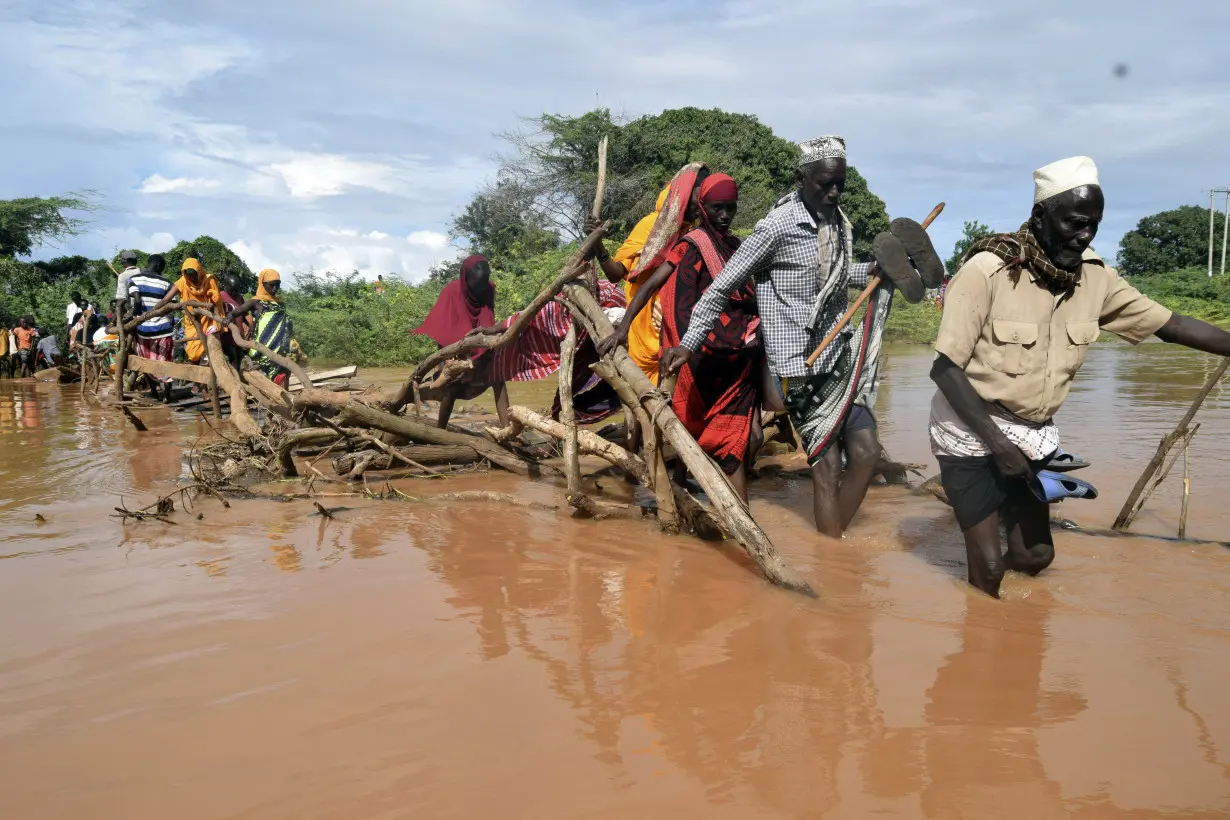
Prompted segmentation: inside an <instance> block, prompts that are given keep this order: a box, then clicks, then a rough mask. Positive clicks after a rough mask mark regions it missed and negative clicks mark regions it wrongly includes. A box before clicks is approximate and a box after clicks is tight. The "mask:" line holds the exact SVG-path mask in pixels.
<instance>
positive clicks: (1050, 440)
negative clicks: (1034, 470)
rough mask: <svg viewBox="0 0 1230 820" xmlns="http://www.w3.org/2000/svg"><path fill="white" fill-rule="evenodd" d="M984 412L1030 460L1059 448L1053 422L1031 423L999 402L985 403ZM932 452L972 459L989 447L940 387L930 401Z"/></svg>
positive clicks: (1039, 459)
mask: <svg viewBox="0 0 1230 820" xmlns="http://www.w3.org/2000/svg"><path fill="white" fill-rule="evenodd" d="M985 406H986V410H987V413H988V414H990V416H991V420H992V421H994V422H995V425H996V426H997V427H999V429H1000V430H1001V431H1003V434H1004V435H1005V436H1007V437H1008V440H1009V441H1011V442H1012V443H1013V444H1015V445H1016V446H1017V447H1019V448H1020V449H1021V452H1022V453H1024V454H1025V458H1027V459H1029V460H1030V461H1041V460H1042V459H1044V458H1047V457H1049V456H1050V455H1051V454H1052V453H1054V452H1055V451H1056V450H1058V449H1059V428H1058V427H1056V426H1055V422H1054V421H1047V422H1045V423H1044V424H1032V423H1029V422H1025V421H1022V420H1021V419H1019V418H1017V417H1016V416H1014V415H1012V414H1011V413H1009V412H1008V411H1007V410H1004V409H1003V408H1002V407H1000V406H999V405H996V404H993V403H991V402H987V403H986V405H985ZM929 427H930V433H931V453H932V454H933V455H937V456H955V457H957V458H973V457H977V456H988V455H990V454H991V451H990V449H989V448H988V447H987V445H986V444H984V443H983V441H982V439H980V438H978V436H977V435H975V434H974V432H973V431H972V430H970V429H969V427H968V426H967V425H966V423H965V422H964V421H962V420H961V417H960V416H958V415H957V411H956V410H953V409H952V405H951V404H949V403H948V399H946V398H945V397H944V394H943V393H942V392H940V391H939V390H937V391H935V398H933V399H932V400H931V424H930V426H929Z"/></svg>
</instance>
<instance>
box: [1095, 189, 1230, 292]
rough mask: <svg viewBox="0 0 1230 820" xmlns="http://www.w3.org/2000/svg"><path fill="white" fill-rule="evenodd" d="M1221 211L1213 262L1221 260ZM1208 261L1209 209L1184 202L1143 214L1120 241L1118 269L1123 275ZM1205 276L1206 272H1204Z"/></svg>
mask: <svg viewBox="0 0 1230 820" xmlns="http://www.w3.org/2000/svg"><path fill="white" fill-rule="evenodd" d="M1224 218H1225V217H1224V216H1223V215H1222V214H1216V216H1215V221H1214V228H1213V241H1214V254H1215V255H1214V264H1215V265H1216V264H1218V262H1219V261H1220V253H1221V236H1222V220H1223V219H1224ZM1208 260H1209V209H1208V208H1200V207H1197V206H1195V205H1184V206H1182V207H1181V208H1175V209H1174V210H1172V211H1162V212H1161V213H1157V214H1153V215H1152V216H1146V217H1145V218H1144V219H1142V220H1140V222H1139V223H1138V224H1137V225H1136V229H1135V230H1132V231H1128V232H1127V233H1126V234H1124V235H1123V239H1122V241H1120V243H1119V260H1118V262H1119V271H1120V272H1121V273H1123V274H1124V275H1126V276H1148V275H1151V274H1159V273H1169V272H1171V271H1175V270H1179V269H1181V268H1197V267H1198V268H1203V267H1205V266H1207V265H1208ZM1206 275H1207V272H1206Z"/></svg>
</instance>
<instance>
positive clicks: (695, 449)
mask: <svg viewBox="0 0 1230 820" xmlns="http://www.w3.org/2000/svg"><path fill="white" fill-rule="evenodd" d="M564 299H565V302H566V304H567V305H568V307H569V308H570V309H571V310H572V312H573V316H574V317H575V319H576V321H579V322H581V323H582V325H583V326H584V328H585V330H586V332H587V333H589V337H590V338H591V339H593V340H594V342H595V343H597V342H599V341H601V340H602V339H605V338H606V337H608V336H610V335H611V333H612V332H614V329H613V328H612V327H611V322H610V320H609V319H607V317H606V314H605V313H603V312H602V308H601V307H599V306H598V302H597V301H596V300H595V299H594V297H593V296H592V295H591V294H590V293H589V292H588V291H587V290H585V289H584V288H581V287H577V286H576V285H567V286H566V287H565V288H564ZM606 361H607V362H608V363H609V364H611V365H612V366H614V367H615V368H616V369H617V370H618V372H619V375H620V376H622V377H623V379H624V380H625V381H627V382H628V383H629V384H630V385H631V386H632V387H633V389H634V390H635V392H636V393H637V405H638V406H640V407H643V408H644V410H645V411H646V412H647V413H648V415H649V417H650V418H651V419H652V420H654V422H655V426H656V427H658V428H659V429H660V430H661V431H662V434H663V436H664V437H665V438H666V439H667V440H668V441H670V443H671V445H672V446H674V448H675V452H676V453H678V455H679V457H680V458H681V459H683V461H684V464H686V465H687V467H688V470H689V471H691V473H692V475H693V476H694V477H695V478H696V480H697V482H698V483H699V484H700V486H701V487H702V488H704V490H705V493H706V494H707V495H708V496H709V499H710V500H711V502H712V503H713V506H714V516H715V518H717V520H718V521H719V522H720V524H721V526H722V528H723V529H724V530H725V532H726V535H727V536H729V537H730V538H731V539H733V540H734V541H736V542H738V543H739V545H740V546H742V547H743V549H744V550H745V551H746V552H747V555H748V557H749V558H751V559H752V561H753V563H755V564H756V566H757V567H758V568H759V569H760V572H761V573H762V574H763V575H764V577H765V578H767V579H768V580H769V581H770V582H771V583H774V584H776V585H778V586H780V587H784V588H786V589H790V590H794V591H795V592H801V593H803V594H804V595H807V596H809V597H812V598H814V597H816V593H815V590H813V589H812V588H811V585H810V584H808V583H807V581H806V580H805V579H804V578H803V576H801V575H799V573H798V572H797V571H796V570H795V569H794V568H793V567H791V566H790V565H789V564H788V563H786V561H785V560H784V559H783V558H782V557H781V555H780V554H778V552H777V550H776V549H775V548H774V547H773V543H772V542H771V541H770V540H769V538H768V536H766V535H765V534H764V532H763V531H762V530H761V529H760V527H759V526H757V524H756V522H755V521H754V520H753V519H752V517H751V515H749V514H748V512H747V510H745V509H744V507H743V502H742V501H741V500H740V498H739V496H738V495H737V494H735V493H734V492H733V491H732V490H731V489H730V484H729V483H728V482H727V481H726V477H725V476H724V475H722V471H721V470H720V469H719V468H718V466H717V465H716V464H714V463H713V461H712V460H711V459H710V458H709V456H708V455H706V454H705V451H704V450H702V449H701V448H700V445H699V444H697V443H696V440H695V439H694V438H692V436H691V434H689V433H688V431H687V428H685V427H684V426H683V423H682V422H681V421H679V419H678V417H677V416H676V415H675V413H674V411H673V410H671V407H670V403H669V402H668V401H667V400H666V399H665V398H664V397H663V396H662V395H661V394H660V393H659V392H658V391H657V389H656V388H655V387H654V385H653V383H652V382H650V381H649V379H648V377H646V376H645V374H644V373H642V372H641V369H640V368H639V367H637V366H636V363H635V362H633V361H632V359H631V358H630V357H629V356H628V351H626V350H624V349H623V348H622V347H616V348H614V349H613V350H612V351H611V352H610V353H608V354H607V357H606Z"/></svg>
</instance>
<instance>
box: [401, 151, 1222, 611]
mask: <svg viewBox="0 0 1230 820" xmlns="http://www.w3.org/2000/svg"><path fill="white" fill-rule="evenodd" d="M846 172H847V157H846V144H845V141H844V140H843V139H842V138H840V137H837V136H825V137H819V138H817V139H813V140H809V141H807V142H804V143H802V144H800V146H799V159H798V166H797V168H796V169H795V179H796V182H797V188H796V189H795V190H794V191H792V192H791V193H789V194H788V195H786V196H785V197H783V198H782V199H781V200H779V201H778V202H777V204H776V205H775V206H774V207H773V208H772V209H771V210H770V211H769V213H768V214H767V215H765V217H764V218H763V219H762V220H761V221H760V222H759V223H758V224H757V225H756V227H755V229H754V231H753V232H752V233H751V235H750V236H748V237H747V238H746V239H744V240H742V241H740V240H739V239H738V238H737V237H736V236H735V235H734V234H733V233H732V232H731V224H732V220H733V219H734V216H735V214H736V212H737V209H738V192H739V189H738V183H737V181H736V180H734V179H732V178H731V177H730V176H728V175H726V174H722V173H717V172H715V171H712V170H711V169H709V168H707V167H705V166H704V165H703V164H700V163H695V164H691V165H688V166H686V167H685V168H683V169H682V170H681V171H680V172H679V173H678V174H676V175H675V177H674V179H673V180H672V181H671V183H670V184H669V185H668V186H667V187H666V188H665V189H664V190H663V191H662V192H661V194H660V195H659V197H658V199H657V203H656V207H655V209H654V211H653V213H650V214H649V215H647V216H646V217H645V218H644V219H642V220H641V221H640V223H638V224H637V225H636V227H635V228H634V229H633V230H632V232H631V233H630V234H629V236H628V237H627V239H626V241H625V242H624V243H623V245H622V246H621V247H620V248H619V249H618V250H617V251H616V252H615V253H614V254H609V253H608V251H607V249H606V248H604V247H602V246H601V244H599V245H598V246H597V248H596V250H595V252H594V259H595V261H596V263H597V264H598V265H599V267H600V268H601V270H602V272H603V273H604V274H605V278H606V279H607V280H608V281H605V282H600V290H599V297H600V301H601V304H602V307H603V308H604V309H605V310H606V311H607V314H608V316H610V317H611V319H612V322H613V324H614V325H615V333H614V334H613V335H611V336H609V337H608V338H606V339H604V340H603V341H602V342H601V343H600V344H598V345H597V346H594V345H593V344H592V343H590V344H586V345H583V346H582V347H581V348H580V349H579V350H578V356H577V360H578V361H577V364H576V366H575V369H574V373H573V374H572V376H571V377H572V379H573V383H574V394H575V395H576V397H577V398H576V403H577V410H578V413H579V416H578V417H579V418H580V419H581V420H585V421H593V420H596V419H599V418H602V417H603V416H604V415H607V414H610V413H614V412H615V411H617V410H618V409H619V407H620V405H619V401H618V397H616V396H614V395H613V392H612V391H611V390H610V388H609V387H608V388H606V389H603V388H604V387H605V383H603V382H601V380H599V379H597V377H596V376H594V375H593V374H592V372H590V369H589V364H592V363H593V361H594V360H596V358H597V357H600V356H604V355H607V354H609V353H610V352H611V351H612V350H613V349H614V348H615V347H616V346H619V345H622V346H625V347H626V348H627V352H628V355H629V356H630V357H631V358H632V359H633V360H634V361H635V362H636V364H637V365H638V366H639V367H640V369H641V370H642V371H643V372H644V373H645V375H646V376H647V377H649V378H650V380H652V381H653V382H654V383H655V384H657V385H659V387H667V388H669V385H670V383H671V380H673V379H674V378H676V377H677V381H675V382H674V386H673V388H670V389H672V390H673V406H674V409H675V412H676V414H677V415H678V416H679V418H680V420H681V421H682V422H683V423H684V424H685V425H686V426H687V428H688V429H689V431H690V432H691V433H692V434H693V436H694V437H695V438H696V439H697V441H698V443H700V445H701V446H702V447H703V448H704V449H705V451H706V452H707V453H708V454H709V455H710V456H712V457H713V459H714V461H715V462H716V463H717V464H718V465H719V466H720V467H721V468H722V470H723V471H724V472H725V473H726V474H727V476H729V478H730V480H731V483H732V485H733V486H734V487H735V488H736V489H737V490H738V492H739V493H740V495H742V496H743V498H744V499H746V498H747V474H748V471H749V467H750V465H752V464H753V463H754V460H755V457H756V453H757V450H758V449H759V448H760V446H761V444H762V442H763V440H764V430H763V427H762V411H766V410H767V411H776V412H777V413H779V414H784V416H785V417H786V418H788V420H789V423H790V424H791V425H792V426H793V428H794V431H795V433H796V434H797V436H798V438H799V440H800V441H801V443H802V446H803V450H804V452H805V454H806V456H807V459H808V462H809V464H810V467H811V472H812V478H813V483H814V487H815V493H814V497H815V501H814V513H815V521H816V528H817V530H818V531H820V532H821V533H824V534H826V535H829V536H832V537H840V536H841V535H842V533H843V532H844V530H845V529H846V528H847V527H848V526H849V525H850V523H851V521H852V520H853V519H854V518H855V516H856V514H857V512H858V510H859V507H860V506H861V504H862V502H863V499H864V497H865V495H866V492H867V489H868V486H869V485H870V483H871V480H872V478H873V475H874V471H875V466H876V462H877V460H878V458H879V456H880V452H881V447H880V442H879V439H878V436H877V432H876V429H877V422H876V415H875V397H876V389H877V384H878V381H879V374H880V368H879V356H880V351H881V343H882V340H883V332H884V326H885V323H886V321H887V317H888V313H889V310H890V307H891V302H892V298H893V294H894V292H895V291H901V292H902V293H903V295H904V296H905V297H906V298H908V299H910V300H911V301H917V300H918V299H919V298H921V295H922V293H923V287H924V284H925V285H926V286H930V287H936V286H938V285H939V284H940V282H938V281H935V276H934V272H935V271H936V270H939V271H940V272H941V275H940V279H942V278H943V277H942V270H943V266H942V263H941V262H940V261H939V258H938V257H937V256H936V255H935V251H934V249H933V248H932V247H931V245H930V242H929V240H927V239H926V237H925V232H924V231H923V228H922V226H920V225H919V224H918V223H914V222H912V221H911V220H903V219H897V220H894V221H893V224H892V227H891V229H890V231H888V232H885V233H883V234H881V235H879V236H877V237H876V238H875V242H874V247H875V259H874V260H873V261H871V262H866V263H860V262H858V261H856V260H855V258H854V254H853V247H854V236H853V228H852V225H851V222H850V220H849V219H848V218H847V217H846V215H845V214H844V213H843V212H842V210H841V207H840V203H841V194H842V191H843V189H844V187H845V183H846ZM1033 177H1034V190H1035V193H1034V199H1033V204H1032V209H1031V210H1030V212H1029V215H1028V218H1027V219H1026V220H1025V222H1024V224H1023V225H1022V226H1021V227H1020V229H1019V230H1017V231H1016V232H1014V233H1007V234H998V235H994V236H990V237H987V238H985V239H981V240H979V241H977V242H976V243H975V244H974V245H973V246H972V247H971V248H970V249H969V251H968V252H967V253H966V254H965V255H964V257H963V258H962V261H961V265H960V268H959V270H957V271H956V272H955V275H954V276H953V277H952V278H951V280H949V281H948V282H947V284H946V286H945V305H944V311H943V318H942V320H941V326H940V331H939V335H938V338H937V340H936V344H935V348H936V359H935V363H934V365H933V367H932V371H931V377H932V379H933V380H934V382H935V384H936V387H937V390H936V393H935V396H934V399H933V402H932V407H931V419H930V425H929V430H930V439H931V447H932V451H933V453H934V454H935V456H936V458H937V460H938V462H939V465H940V471H941V480H942V483H943V486H944V489H945V491H946V493H947V497H948V500H949V502H950V503H951V505H952V507H953V510H954V512H955V515H956V518H957V522H958V524H959V525H960V528H961V530H962V533H963V535H964V540H965V547H966V553H967V558H968V576H969V582H970V583H971V584H972V585H974V586H975V587H977V588H978V589H980V590H982V591H984V592H986V593H987V594H989V595H991V596H995V597H998V595H999V588H1000V584H1001V581H1002V579H1003V576H1004V573H1005V571H1006V570H1009V569H1011V570H1015V571H1020V572H1024V573H1028V574H1034V575H1036V574H1037V573H1039V572H1041V571H1042V570H1044V569H1046V568H1047V567H1048V566H1050V564H1051V562H1052V561H1053V560H1054V556H1055V552H1054V543H1053V540H1052V536H1051V530H1050V516H1049V507H1048V505H1049V504H1050V503H1051V502H1053V501H1055V500H1058V499H1060V498H1063V497H1074V496H1075V497H1079V496H1081V495H1086V494H1089V492H1090V491H1091V490H1092V488H1091V487H1090V485H1088V484H1087V483H1085V482H1081V481H1079V480H1076V479H1072V478H1071V477H1070V476H1067V475H1065V474H1064V472H1065V471H1067V470H1071V469H1073V468H1075V467H1079V466H1082V462H1080V461H1079V459H1077V458H1075V457H1074V456H1072V455H1071V454H1069V453H1065V452H1064V451H1063V450H1062V448H1061V447H1060V441H1059V432H1058V429H1057V427H1056V425H1055V423H1054V421H1053V417H1054V415H1055V413H1056V412H1057V411H1058V410H1059V408H1060V406H1061V405H1062V403H1063V401H1064V399H1065V398H1066V396H1067V394H1068V390H1069V388H1070V386H1071V383H1072V379H1073V378H1074V377H1075V375H1076V373H1077V372H1078V371H1079V370H1080V367H1081V365H1082V363H1083V362H1084V360H1085V355H1086V352H1087V350H1088V346H1089V344H1090V343H1092V342H1094V341H1095V340H1096V339H1097V338H1098V336H1099V333H1100V332H1101V331H1102V330H1107V331H1110V332H1112V333H1115V334H1117V335H1119V336H1120V337H1122V338H1124V339H1126V340H1127V341H1129V342H1132V343H1139V342H1141V341H1143V340H1145V339H1147V338H1148V337H1150V336H1153V335H1156V336H1158V337H1159V338H1160V339H1162V340H1163V341H1167V342H1173V343H1175V344H1181V345H1184V346H1187V347H1190V348H1194V349H1196V350H1201V351H1205V352H1208V353H1213V354H1216V355H1221V356H1227V355H1230V333H1227V332H1225V331H1223V330H1220V329H1218V328H1216V327H1214V326H1212V325H1209V324H1207V323H1205V322H1202V321H1199V320H1197V319H1193V318H1190V317H1187V316H1183V315H1180V314H1176V313H1172V312H1171V311H1170V310H1168V309H1167V308H1165V307H1163V306H1161V305H1159V304H1157V303H1156V302H1154V301H1152V300H1151V299H1149V298H1148V297H1146V296H1145V295H1143V294H1142V293H1140V292H1139V291H1138V290H1136V289H1135V288H1134V287H1132V286H1131V284H1129V283H1128V282H1127V281H1125V280H1124V279H1122V278H1120V276H1119V275H1118V274H1117V273H1116V272H1115V271H1114V270H1113V269H1111V268H1110V267H1108V266H1107V265H1106V264H1105V263H1104V262H1103V261H1102V259H1101V258H1100V257H1099V256H1098V255H1097V254H1095V253H1094V252H1093V251H1092V249H1091V247H1090V246H1091V244H1092V242H1093V239H1094V237H1095V236H1096V234H1097V230H1098V226H1099V224H1100V223H1101V221H1102V217H1103V213H1104V207H1105V200H1104V196H1103V192H1102V188H1101V186H1100V183H1099V178H1098V172H1097V167H1096V165H1095V164H1094V162H1093V160H1091V159H1090V158H1088V157H1072V158H1068V159H1064V160H1060V161H1058V162H1055V163H1052V164H1050V165H1047V166H1045V167H1043V168H1040V169H1038V170H1037V171H1035V172H1034V175H1033ZM586 227H587V228H588V229H589V230H591V231H592V230H593V229H595V228H596V227H597V224H596V222H594V221H591V222H590V223H589V224H587V226H586ZM911 269H912V270H911ZM928 272H930V273H931V275H930V276H928ZM915 274H917V275H916V276H915ZM911 277H913V278H911ZM915 280H917V281H915ZM876 281H878V282H879V285H878V287H875V288H874V290H873V291H872V292H871V294H870V296H869V298H868V300H867V302H866V305H867V307H866V310H865V311H864V313H863V314H862V316H861V317H860V318H856V319H855V320H854V321H851V322H849V323H848V324H845V325H844V326H843V323H844V322H845V320H847V319H848V318H849V317H848V316H847V315H846V314H847V309H848V307H849V305H850V296H849V290H850V289H851V288H854V289H859V290H862V289H864V288H865V287H869V283H871V282H876ZM619 286H622V287H619ZM494 295H495V290H494V286H493V284H492V283H491V279H490V266H489V264H488V263H487V260H485V259H483V258H482V257H479V256H472V257H470V258H468V259H466V260H465V262H464V263H463V265H462V272H461V276H460V277H459V279H458V280H457V281H455V282H453V283H451V284H450V285H449V286H448V287H446V288H445V289H444V291H443V292H442V293H441V295H440V298H439V301H438V302H437V304H436V306H435V307H434V309H433V310H432V312H431V314H430V315H429V316H428V318H427V321H426V322H424V324H423V325H422V326H421V327H420V328H419V329H418V330H417V331H416V332H418V333H423V334H425V335H428V336H430V337H432V338H433V339H435V341H436V342H437V343H439V344H440V345H441V346H446V345H449V344H452V343H454V342H456V341H459V340H460V339H462V338H464V337H465V336H466V335H467V334H470V333H493V332H498V331H499V330H502V329H503V328H504V327H508V326H509V325H511V324H512V322H513V321H515V319H516V317H515V316H512V317H509V318H508V319H507V320H506V321H505V322H504V324H503V325H496V324H495V322H494ZM570 326H571V317H570V316H569V314H568V312H567V310H566V309H565V308H563V307H562V306H561V305H559V304H558V303H554V302H553V303H551V304H549V305H548V306H547V308H546V309H544V310H543V311H542V312H540V313H539V314H538V315H537V316H535V317H534V319H533V320H532V322H531V324H530V330H529V331H527V332H526V333H524V334H522V336H521V337H520V338H519V339H518V340H517V342H516V343H515V344H512V345H508V346H505V347H502V348H500V349H499V350H497V351H487V352H479V353H476V354H474V368H473V369H472V370H470V371H469V372H468V374H467V376H466V379H465V380H464V381H463V382H461V383H457V384H454V385H451V386H449V387H446V388H445V391H446V392H445V395H444V396H443V400H442V402H441V410H440V416H439V418H438V423H439V424H440V425H441V426H444V425H446V424H447V423H448V418H449V415H450V414H451V412H452V408H453V404H454V402H455V401H456V400H457V399H458V398H463V397H471V398H472V397H474V396H476V395H478V394H480V393H481V392H483V391H484V390H486V389H494V391H495V394H496V400H497V409H498V412H499V414H500V417H501V421H505V420H506V414H507V407H508V397H507V390H506V382H507V381H516V380H530V379H537V378H543V377H545V376H548V375H550V374H551V373H553V372H555V371H556V370H558V368H559V366H560V357H559V349H560V344H561V343H562V341H563V339H564V336H565V335H566V334H567V332H568V330H569V328H570ZM830 337H832V341H831V343H829V344H828V345H827V346H826V347H823V350H820V349H819V348H820V347H821V345H820V343H821V341H822V340H826V339H829V338H830ZM557 410H558V400H557ZM629 427H635V425H629ZM631 446H635V442H632V443H631ZM1001 526H1002V528H1003V531H1004V533H1005V534H1006V537H1007V544H1006V549H1005V545H1004V543H1003V541H1002V538H1001Z"/></svg>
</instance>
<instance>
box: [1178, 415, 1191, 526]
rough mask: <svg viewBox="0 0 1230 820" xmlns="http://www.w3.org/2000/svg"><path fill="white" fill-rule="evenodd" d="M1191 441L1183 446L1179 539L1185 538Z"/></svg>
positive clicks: (1189, 491) (1189, 482)
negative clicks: (1181, 507) (1181, 506)
mask: <svg viewBox="0 0 1230 820" xmlns="http://www.w3.org/2000/svg"><path fill="white" fill-rule="evenodd" d="M1191 451H1192V439H1191V437H1190V436H1188V439H1187V441H1186V442H1184V444H1183V511H1182V512H1180V513H1179V538H1186V537H1187V502H1188V500H1189V498H1190V497H1191V493H1192V463H1191V454H1192V453H1191Z"/></svg>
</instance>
